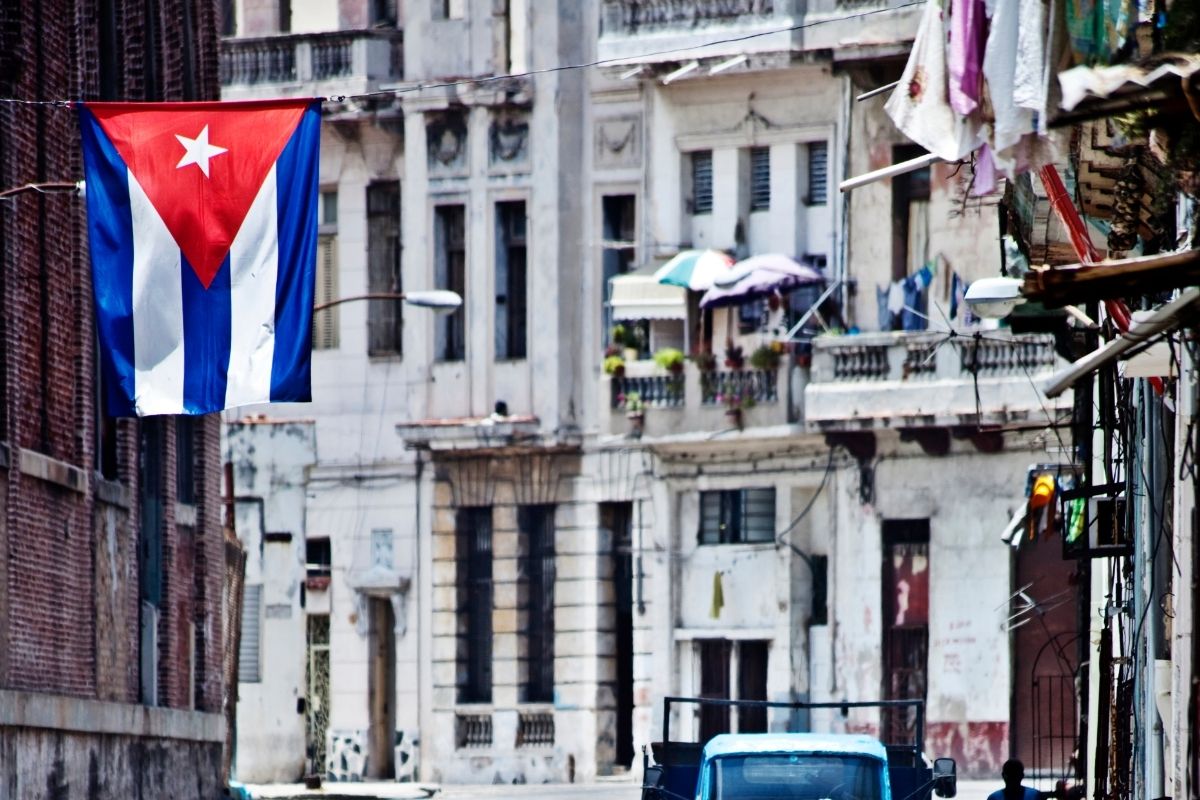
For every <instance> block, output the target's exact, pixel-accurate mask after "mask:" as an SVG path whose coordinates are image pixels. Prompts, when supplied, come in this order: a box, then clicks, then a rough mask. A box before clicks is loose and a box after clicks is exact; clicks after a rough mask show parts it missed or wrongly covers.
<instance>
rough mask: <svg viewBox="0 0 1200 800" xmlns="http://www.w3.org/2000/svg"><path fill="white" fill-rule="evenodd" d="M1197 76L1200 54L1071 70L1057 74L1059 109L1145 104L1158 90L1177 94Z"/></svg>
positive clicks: (1158, 93) (1075, 109)
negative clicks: (1097, 104) (1099, 104)
mask: <svg viewBox="0 0 1200 800" xmlns="http://www.w3.org/2000/svg"><path fill="white" fill-rule="evenodd" d="M1197 73H1200V55H1195V54H1175V55H1162V56H1155V57H1154V58H1153V59H1150V60H1147V61H1144V62H1142V63H1140V64H1118V65H1116V66H1111V67H1083V66H1080V67H1074V68H1072V69H1068V70H1065V71H1063V72H1060V73H1059V74H1058V82H1059V85H1060V86H1061V87H1062V108H1063V110H1064V111H1068V112H1078V111H1083V110H1085V109H1086V108H1087V107H1088V106H1089V105H1092V102H1090V101H1101V100H1103V101H1113V100H1119V99H1128V100H1131V101H1133V100H1144V101H1147V102H1148V101H1151V100H1154V99H1157V98H1158V96H1159V95H1160V94H1161V91H1167V92H1170V93H1171V94H1175V93H1177V92H1179V91H1180V90H1181V89H1182V87H1183V83H1184V82H1192V81H1194V80H1195V79H1196V78H1197ZM1160 90H1161V91H1160ZM1151 93H1153V96H1151ZM1072 116H1074V115H1072Z"/></svg>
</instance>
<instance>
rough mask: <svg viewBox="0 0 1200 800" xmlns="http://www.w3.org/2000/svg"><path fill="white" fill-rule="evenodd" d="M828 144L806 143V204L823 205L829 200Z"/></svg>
mask: <svg viewBox="0 0 1200 800" xmlns="http://www.w3.org/2000/svg"><path fill="white" fill-rule="evenodd" d="M828 179H829V145H827V144H826V143H825V142H810V143H809V145H808V204H809V205H810V206H823V205H825V203H827V202H828V201H829V197H828Z"/></svg>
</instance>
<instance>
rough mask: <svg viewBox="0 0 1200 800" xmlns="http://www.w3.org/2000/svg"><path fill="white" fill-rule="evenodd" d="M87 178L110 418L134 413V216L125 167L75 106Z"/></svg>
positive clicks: (83, 111) (97, 125)
mask: <svg viewBox="0 0 1200 800" xmlns="http://www.w3.org/2000/svg"><path fill="white" fill-rule="evenodd" d="M79 127H80V130H81V133H82V138H83V164H84V176H85V177H86V179H87V212H88V214H87V223H88V239H89V243H90V250H91V257H92V285H93V297H94V298H95V304H96V330H97V333H98V334H99V338H100V364H101V368H102V369H103V370H104V383H105V388H106V390H107V391H106V392H105V401H106V403H107V405H108V413H109V414H111V415H113V416H115V417H131V416H133V415H134V407H133V396H134V369H133V358H134V347H133V218H132V216H131V215H130V211H129V170H128V168H127V167H126V166H125V161H124V160H123V159H122V158H121V156H120V155H118V154H117V150H116V148H115V147H113V145H112V142H110V141H109V140H108V137H107V136H106V135H105V134H104V131H103V130H101V128H100V123H98V122H97V121H96V118H95V116H93V115H92V112H91V111H89V110H88V109H87V107H86V106H84V105H82V104H80V105H79Z"/></svg>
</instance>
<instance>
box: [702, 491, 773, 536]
mask: <svg viewBox="0 0 1200 800" xmlns="http://www.w3.org/2000/svg"><path fill="white" fill-rule="evenodd" d="M774 540H775V490H774V489H733V490H725V491H718V492H701V493H700V544H740V543H753V542H773V541H774Z"/></svg>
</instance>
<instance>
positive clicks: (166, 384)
mask: <svg viewBox="0 0 1200 800" xmlns="http://www.w3.org/2000/svg"><path fill="white" fill-rule="evenodd" d="M129 209H130V213H131V216H132V219H133V351H134V356H133V371H134V406H135V407H136V410H137V413H138V414H139V415H142V416H145V415H149V414H179V413H181V412H182V411H183V276H182V274H181V272H180V270H181V268H182V263H183V262H182V256H181V255H180V253H179V245H178V244H176V243H175V238H174V237H173V236H171V232H170V231H168V230H167V226H166V224H165V223H164V222H163V220H162V217H161V216H159V214H158V211H156V210H155V208H154V204H153V203H151V202H150V198H148V197H147V196H146V193H145V192H144V191H143V190H142V187H141V185H140V184H138V182H137V179H136V178H134V177H133V173H132V172H130V173H129Z"/></svg>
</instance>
